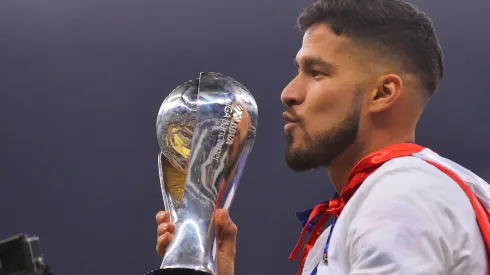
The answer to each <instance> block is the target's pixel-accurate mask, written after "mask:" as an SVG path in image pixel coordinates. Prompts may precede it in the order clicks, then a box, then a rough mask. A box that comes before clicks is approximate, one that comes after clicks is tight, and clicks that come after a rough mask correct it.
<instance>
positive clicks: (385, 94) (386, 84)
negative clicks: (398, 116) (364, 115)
mask: <svg viewBox="0 0 490 275" xmlns="http://www.w3.org/2000/svg"><path fill="white" fill-rule="evenodd" d="M402 85H403V83H402V80H401V78H400V76H398V75H396V74H387V75H383V76H382V77H380V78H379V79H378V81H377V82H376V86H375V87H374V89H373V90H372V92H371V94H370V98H369V111H371V112H374V113H377V112H382V111H384V110H386V109H388V108H390V107H391V106H393V103H395V101H396V100H397V99H398V97H399V96H400V93H401V90H402Z"/></svg>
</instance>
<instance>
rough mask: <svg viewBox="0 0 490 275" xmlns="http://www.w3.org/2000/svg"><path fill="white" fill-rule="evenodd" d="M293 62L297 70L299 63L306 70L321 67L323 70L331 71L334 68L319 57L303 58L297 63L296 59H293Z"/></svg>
mask: <svg viewBox="0 0 490 275" xmlns="http://www.w3.org/2000/svg"><path fill="white" fill-rule="evenodd" d="M293 61H294V64H295V65H296V67H298V68H299V66H300V63H301V65H303V66H304V67H306V68H311V67H313V66H319V67H322V68H324V69H329V70H331V69H333V67H334V66H333V65H332V64H330V63H328V62H326V61H325V60H323V59H321V58H319V57H304V58H302V59H300V60H299V61H298V59H296V58H295V59H293Z"/></svg>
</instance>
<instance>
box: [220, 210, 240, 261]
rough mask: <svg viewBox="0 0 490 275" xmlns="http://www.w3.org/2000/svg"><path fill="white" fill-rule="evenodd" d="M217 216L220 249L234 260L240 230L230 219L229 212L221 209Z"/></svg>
mask: <svg viewBox="0 0 490 275" xmlns="http://www.w3.org/2000/svg"><path fill="white" fill-rule="evenodd" d="M215 215H216V216H215V217H216V232H217V234H218V235H217V236H218V241H219V249H220V250H221V251H223V252H224V253H225V254H226V255H227V256H228V257H230V258H231V259H233V258H234V257H235V249H236V237H237V233H238V228H237V226H236V225H235V224H234V223H233V221H232V220H231V219H230V216H229V215H228V211H226V210H224V209H219V210H217V211H216V214H215Z"/></svg>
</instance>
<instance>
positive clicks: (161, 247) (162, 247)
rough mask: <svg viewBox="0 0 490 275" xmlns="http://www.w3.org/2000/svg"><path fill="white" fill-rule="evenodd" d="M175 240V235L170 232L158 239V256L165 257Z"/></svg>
mask: <svg viewBox="0 0 490 275" xmlns="http://www.w3.org/2000/svg"><path fill="white" fill-rule="evenodd" d="M173 239H174V235H173V234H170V233H169V232H167V233H165V234H163V235H162V236H160V237H158V240H157V247H156V250H157V253H158V255H160V256H161V257H163V256H164V255H165V251H166V250H167V247H168V245H169V244H170V243H171V242H172V240H173Z"/></svg>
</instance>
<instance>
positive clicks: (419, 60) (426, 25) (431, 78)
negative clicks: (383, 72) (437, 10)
mask: <svg viewBox="0 0 490 275" xmlns="http://www.w3.org/2000/svg"><path fill="white" fill-rule="evenodd" d="M316 23H325V24H326V25H327V26H328V27H329V28H330V29H331V30H332V32H333V33H335V34H336V35H338V36H340V35H345V36H346V37H347V38H349V39H351V40H352V41H353V42H354V43H360V45H366V46H367V47H368V48H369V47H372V48H374V49H379V51H380V52H382V54H383V55H384V56H388V57H389V56H390V55H391V56H393V58H391V59H393V60H400V61H401V63H402V66H403V68H404V69H405V70H406V71H407V72H411V73H416V74H417V75H419V77H420V81H421V83H422V85H423V86H424V87H425V88H426V89H427V90H428V92H429V93H430V95H432V94H433V93H434V92H435V90H436V89H437V86H438V85H439V82H440V80H441V78H442V75H443V66H444V64H443V54H442V49H441V46H440V44H439V41H438V39H437V36H436V34H435V30H434V26H433V24H432V21H431V20H430V19H429V18H428V17H427V16H426V15H425V14H424V13H423V12H421V11H419V10H418V9H417V8H415V7H414V6H412V5H410V4H408V3H406V2H403V1H401V0H317V1H316V2H315V3H313V4H311V5H309V6H308V7H306V8H305V9H304V10H303V12H302V13H301V14H300V16H299V17H298V27H299V29H300V30H301V31H303V32H304V31H306V30H307V29H308V28H309V27H311V26H312V25H314V24H316Z"/></svg>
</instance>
